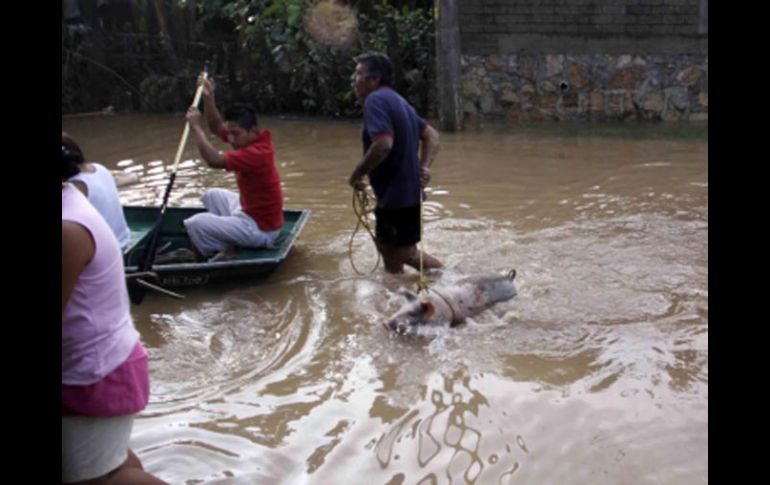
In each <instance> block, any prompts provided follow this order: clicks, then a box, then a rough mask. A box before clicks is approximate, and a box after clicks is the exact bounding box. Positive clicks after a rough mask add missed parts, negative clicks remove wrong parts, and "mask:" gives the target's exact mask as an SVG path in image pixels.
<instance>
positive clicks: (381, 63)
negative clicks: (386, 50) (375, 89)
mask: <svg viewBox="0 0 770 485" xmlns="http://www.w3.org/2000/svg"><path fill="white" fill-rule="evenodd" d="M355 61H356V62H357V63H359V64H363V65H364V66H366V72H367V74H368V76H367V77H369V78H378V79H379V80H380V86H392V82H393V81H392V79H393V63H391V62H390V59H388V56H386V55H385V54H383V53H381V52H365V53H363V54H361V55H359V56H358V57H356V59H355Z"/></svg>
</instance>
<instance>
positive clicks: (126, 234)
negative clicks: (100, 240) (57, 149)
mask: <svg viewBox="0 0 770 485" xmlns="http://www.w3.org/2000/svg"><path fill="white" fill-rule="evenodd" d="M61 138H62V145H65V146H67V149H68V150H70V153H72V154H73V155H75V156H76V157H77V158H78V159H79V160H80V161H79V162H78V168H80V173H79V174H77V175H75V176H73V177H71V178H70V179H69V181H70V182H71V183H72V184H73V185H75V187H77V188H78V189H79V190H80V191H81V192H83V194H84V195H85V196H86V197H88V201H89V202H90V203H91V205H93V206H94V208H95V209H96V210H97V211H98V212H99V214H101V216H102V217H104V220H105V221H107V225H109V226H110V229H112V232H113V233H114V234H115V237H116V238H117V240H118V243H120V249H122V250H125V249H126V247H127V246H128V243H129V242H131V233H130V231H129V230H128V224H127V223H126V217H125V215H123V206H122V205H121V204H120V197H119V196H118V187H117V184H116V183H115V179H114V178H113V176H112V174H111V173H110V171H109V170H107V169H106V168H105V167H104V166H103V165H101V164H98V163H93V162H86V161H85V157H84V156H83V152H82V150H81V149H80V147H79V146H78V144H77V143H75V140H73V139H72V138H70V137H69V136H68V135H67V134H66V133H64V132H62V137H61Z"/></svg>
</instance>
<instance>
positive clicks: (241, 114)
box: [224, 103, 257, 130]
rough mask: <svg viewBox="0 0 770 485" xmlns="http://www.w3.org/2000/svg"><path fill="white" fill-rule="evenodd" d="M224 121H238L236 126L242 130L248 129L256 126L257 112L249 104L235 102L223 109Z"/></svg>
mask: <svg viewBox="0 0 770 485" xmlns="http://www.w3.org/2000/svg"><path fill="white" fill-rule="evenodd" d="M224 119H225V121H232V122H233V123H238V126H240V127H241V128H243V129H244V130H250V129H251V127H252V126H257V113H256V112H255V111H254V109H252V108H251V106H249V105H247V104H243V103H236V104H233V105H231V106H228V108H227V109H226V110H225V113H224Z"/></svg>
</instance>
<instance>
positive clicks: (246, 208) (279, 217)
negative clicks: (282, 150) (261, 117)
mask: <svg viewBox="0 0 770 485" xmlns="http://www.w3.org/2000/svg"><path fill="white" fill-rule="evenodd" d="M222 135H223V136H222V137H223V139H224V140H225V141H227V135H226V133H224V132H223V133H222ZM224 157H225V168H226V169H227V170H229V171H231V172H235V181H236V183H237V184H238V191H239V192H240V199H241V208H242V209H243V212H245V213H246V214H248V215H250V216H251V217H252V218H253V219H254V220H255V221H256V222H257V225H258V226H259V228H260V229H261V230H263V231H274V230H276V229H280V228H282V227H283V192H282V191H281V177H280V175H279V174H278V169H277V168H276V166H275V148H273V141H272V139H271V138H270V131H269V130H262V132H261V133H260V134H259V138H257V140H256V141H254V143H252V144H251V145H249V146H247V147H245V148H240V149H238V150H232V151H229V152H225V154H224Z"/></svg>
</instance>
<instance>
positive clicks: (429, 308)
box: [420, 301, 436, 319]
mask: <svg viewBox="0 0 770 485" xmlns="http://www.w3.org/2000/svg"><path fill="white" fill-rule="evenodd" d="M420 310H421V311H422V314H423V316H424V317H425V318H426V319H427V318H430V317H432V316H433V314H434V313H436V307H435V306H433V303H432V302H430V301H423V302H421V303H420Z"/></svg>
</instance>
